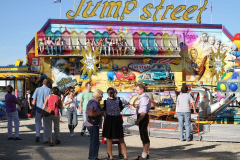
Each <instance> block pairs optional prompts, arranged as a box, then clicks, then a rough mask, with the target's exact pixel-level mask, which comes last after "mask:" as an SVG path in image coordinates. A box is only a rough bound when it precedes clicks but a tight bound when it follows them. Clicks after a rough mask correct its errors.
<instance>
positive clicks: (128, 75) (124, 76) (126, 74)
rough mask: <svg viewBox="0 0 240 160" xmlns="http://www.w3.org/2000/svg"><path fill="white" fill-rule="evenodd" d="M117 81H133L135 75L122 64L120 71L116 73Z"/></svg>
mask: <svg viewBox="0 0 240 160" xmlns="http://www.w3.org/2000/svg"><path fill="white" fill-rule="evenodd" d="M116 76H117V79H118V80H119V81H135V80H136V76H135V74H134V73H133V72H131V71H129V70H128V67H126V66H124V67H122V69H121V70H120V71H118V72H117V73H116Z"/></svg>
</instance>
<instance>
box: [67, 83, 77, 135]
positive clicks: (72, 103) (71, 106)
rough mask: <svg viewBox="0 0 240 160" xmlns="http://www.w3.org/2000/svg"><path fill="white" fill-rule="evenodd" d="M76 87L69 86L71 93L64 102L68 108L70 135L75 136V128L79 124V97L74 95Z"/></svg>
mask: <svg viewBox="0 0 240 160" xmlns="http://www.w3.org/2000/svg"><path fill="white" fill-rule="evenodd" d="M74 92H75V91H74V88H73V87H70V88H69V94H68V96H66V97H65V100H64V104H65V106H66V108H67V113H66V114H67V118H68V128H69V131H70V136H71V137H73V136H74V135H75V134H74V128H75V127H76V126H77V125H78V120H77V108H78V107H79V106H78V102H77V97H74Z"/></svg>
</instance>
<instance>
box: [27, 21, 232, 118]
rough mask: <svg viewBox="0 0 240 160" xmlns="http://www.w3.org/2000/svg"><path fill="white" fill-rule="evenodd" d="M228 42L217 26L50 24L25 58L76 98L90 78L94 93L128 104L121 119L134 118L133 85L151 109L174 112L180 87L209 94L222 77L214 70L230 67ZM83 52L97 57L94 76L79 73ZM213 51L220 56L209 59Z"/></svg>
mask: <svg viewBox="0 0 240 160" xmlns="http://www.w3.org/2000/svg"><path fill="white" fill-rule="evenodd" d="M231 38H232V36H231V34H230V33H229V32H228V31H227V30H226V29H225V28H224V27H223V26H222V25H204V24H170V23H169V24H167V23H157V22H154V23H142V22H141V23H132V22H118V21H117V22H109V21H105V22H102V21H75V20H74V22H73V21H71V20H53V19H50V20H48V21H47V23H46V24H45V25H44V26H43V27H42V28H41V29H40V30H39V31H38V32H37V33H36V34H35V38H34V39H33V40H32V41H31V42H30V43H29V44H28V46H27V57H28V60H29V64H30V69H31V72H33V73H35V72H40V74H41V76H42V77H47V78H49V79H51V80H52V82H53V86H58V87H59V88H60V90H62V91H65V90H66V88H67V87H70V86H75V87H76V94H79V95H80V94H81V92H82V91H84V89H85V87H84V86H85V85H84V84H85V83H86V82H87V81H89V79H91V83H92V86H93V90H95V89H101V90H103V91H104V92H106V89H107V88H108V87H110V86H112V87H116V88H117V90H118V96H120V97H122V98H123V99H125V100H127V101H130V103H131V106H130V107H129V108H126V109H125V110H124V111H123V112H124V114H133V113H135V110H136V108H135V107H136V106H137V102H138V101H137V95H136V93H134V92H135V86H136V84H137V83H144V84H146V86H147V90H148V94H149V96H150V98H151V99H152V102H153V103H152V107H155V109H158V110H168V111H171V110H172V111H173V110H174V106H175V101H176V96H177V95H176V90H180V87H181V85H182V83H183V82H184V83H187V85H191V83H192V82H200V81H203V83H204V85H210V91H212V90H213V89H214V86H216V85H217V81H218V78H219V77H220V75H221V72H220V70H219V69H218V68H219V67H220V68H221V67H222V68H223V69H224V70H227V68H229V67H232V62H229V60H232V59H233V54H232V53H231V52H232V46H233V43H232V41H231ZM85 51H92V52H95V51H97V52H99V55H98V56H97V58H96V60H98V61H99V63H98V64H97V65H96V66H97V69H98V70H97V71H96V73H97V74H92V75H91V76H89V75H88V74H86V73H85V72H84V69H85V68H84V67H83V66H84V65H83V63H82V60H83V57H84V55H83V53H85ZM218 52H219V55H225V56H222V57H220V59H217V58H215V57H213V56H212V55H214V54H215V53H216V54H217V53H218ZM214 58H215V59H214ZM213 59H214V60H213ZM91 61H92V60H91ZM93 61H94V60H93ZM211 61H218V63H214V64H212V63H210V62H211ZM221 62H224V63H221ZM225 62H226V63H225ZM89 63H90V62H89ZM212 69H217V71H216V72H212ZM222 75H223V74H222ZM40 80H41V79H40ZM192 88H193V90H194V89H195V87H194V86H193V87H192ZM199 90H201V89H199ZM210 91H209V92H210ZM199 92H200V91H199ZM204 92H206V91H204ZM208 94H209V95H210V93H208ZM209 95H208V96H209ZM104 98H107V94H106V93H105V94H104ZM200 99H201V98H200ZM208 101H209V102H208V104H209V105H211V103H212V102H211V98H210V99H208ZM134 106H135V107H134ZM200 108H201V109H200ZM199 109H200V111H201V112H202V110H204V111H205V108H204V107H199Z"/></svg>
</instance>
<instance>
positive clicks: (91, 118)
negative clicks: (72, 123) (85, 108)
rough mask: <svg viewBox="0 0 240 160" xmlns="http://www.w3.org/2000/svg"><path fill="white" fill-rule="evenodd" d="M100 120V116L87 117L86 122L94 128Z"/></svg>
mask: <svg viewBox="0 0 240 160" xmlns="http://www.w3.org/2000/svg"><path fill="white" fill-rule="evenodd" d="M100 120H101V116H98V117H90V116H88V117H87V121H88V122H89V123H91V124H92V125H94V126H95V125H98V124H99V122H100Z"/></svg>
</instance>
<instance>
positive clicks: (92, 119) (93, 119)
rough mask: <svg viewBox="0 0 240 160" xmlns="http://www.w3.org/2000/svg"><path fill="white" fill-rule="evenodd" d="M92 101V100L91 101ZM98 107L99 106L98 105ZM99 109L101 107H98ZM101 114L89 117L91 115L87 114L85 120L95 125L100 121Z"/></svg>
mask: <svg viewBox="0 0 240 160" xmlns="http://www.w3.org/2000/svg"><path fill="white" fill-rule="evenodd" d="M91 103H92V102H91ZM98 107H99V106H98ZM99 108H100V107H99ZM100 110H101V108H100ZM101 118H102V117H101V116H97V117H91V116H87V121H88V122H89V123H91V124H92V125H94V126H96V125H98V124H99V123H100V120H101Z"/></svg>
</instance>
